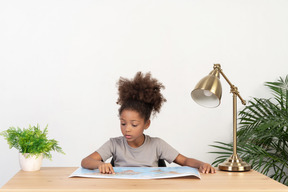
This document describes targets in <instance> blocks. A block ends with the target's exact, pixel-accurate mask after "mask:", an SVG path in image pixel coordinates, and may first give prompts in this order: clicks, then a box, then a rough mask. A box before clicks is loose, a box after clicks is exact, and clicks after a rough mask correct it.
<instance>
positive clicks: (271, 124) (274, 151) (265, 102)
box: [211, 75, 288, 185]
mask: <svg viewBox="0 0 288 192" xmlns="http://www.w3.org/2000/svg"><path fill="white" fill-rule="evenodd" d="M265 86H267V87H268V88H269V89H270V90H271V91H272V93H273V96H274V97H272V98H270V99H264V98H252V100H250V101H249V104H248V105H247V106H246V107H245V108H244V109H243V110H241V111H240V113H239V115H240V118H239V124H240V126H239V130H238V131H237V140H238V142H237V143H238V146H237V151H238V154H239V155H240V156H241V157H242V158H243V160H245V161H246V162H249V163H251V164H252V168H253V169H254V170H257V171H259V172H261V173H263V174H265V175H268V176H270V177H271V178H272V179H274V180H276V181H278V182H281V183H283V184H285V185H288V75H287V76H286V78H285V79H283V78H281V77H280V79H279V80H277V81H276V82H266V83H265ZM211 146H212V147H215V148H217V149H218V150H219V149H220V151H216V152H212V153H216V154H219V156H218V157H217V158H216V160H215V161H214V162H213V163H212V164H213V165H216V166H217V165H218V164H219V163H221V162H223V161H224V160H225V159H226V158H227V157H229V156H230V155H231V153H232V151H233V149H232V146H233V145H232V143H224V142H216V144H215V145H211Z"/></svg>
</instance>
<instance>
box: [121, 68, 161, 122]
mask: <svg viewBox="0 0 288 192" xmlns="http://www.w3.org/2000/svg"><path fill="white" fill-rule="evenodd" d="M117 85H118V94H119V98H118V100H117V104H119V105H121V107H120V108H119V114H121V113H122V111H123V110H124V109H130V110H134V111H137V112H138V113H139V114H140V116H141V117H143V118H144V120H145V121H147V120H149V119H150V116H151V113H153V115H155V114H156V113H159V112H160V109H161V107H162V104H163V103H164V102H166V99H165V98H164V97H163V95H162V94H161V93H160V90H161V89H165V87H164V85H162V83H160V82H158V80H157V79H155V78H152V77H151V73H146V74H145V75H144V74H143V73H141V72H137V74H136V75H135V77H134V79H131V80H129V79H126V78H123V77H120V79H119V81H118V83H117Z"/></svg>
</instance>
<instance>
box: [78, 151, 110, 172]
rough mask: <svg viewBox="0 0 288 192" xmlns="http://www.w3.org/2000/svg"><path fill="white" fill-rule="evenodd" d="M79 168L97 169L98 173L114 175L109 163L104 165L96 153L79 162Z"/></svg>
mask: <svg viewBox="0 0 288 192" xmlns="http://www.w3.org/2000/svg"><path fill="white" fill-rule="evenodd" d="M81 166H82V167H83V168H86V169H99V171H100V173H107V174H115V172H114V169H113V167H112V165H111V164H110V163H104V162H103V161H102V158H101V156H100V155H99V153H98V152H94V153H92V154H91V155H89V156H87V157H85V158H84V159H83V160H82V161H81Z"/></svg>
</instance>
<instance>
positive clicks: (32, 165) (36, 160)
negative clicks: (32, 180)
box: [19, 153, 43, 171]
mask: <svg viewBox="0 0 288 192" xmlns="http://www.w3.org/2000/svg"><path fill="white" fill-rule="evenodd" d="M28 155H29V153H24V154H22V153H19V162H20V167H21V169H22V170H23V171H38V170H40V168H41V165H42V160H43V154H41V155H40V156H38V157H36V156H35V155H33V156H31V157H28V158H26V157H27V156H28Z"/></svg>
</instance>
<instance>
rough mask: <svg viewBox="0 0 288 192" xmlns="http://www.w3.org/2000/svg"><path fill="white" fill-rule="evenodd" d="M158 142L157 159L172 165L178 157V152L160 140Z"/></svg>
mask: <svg viewBox="0 0 288 192" xmlns="http://www.w3.org/2000/svg"><path fill="white" fill-rule="evenodd" d="M158 142H159V143H158V154H159V158H160V159H165V160H166V161H167V162H168V163H172V162H173V161H174V160H175V159H176V157H177V156H178V155H179V152H178V151H177V150H176V149H174V148H173V147H172V146H171V145H169V144H168V143H166V142H165V141H164V140H162V139H160V138H159V141H158Z"/></svg>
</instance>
